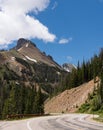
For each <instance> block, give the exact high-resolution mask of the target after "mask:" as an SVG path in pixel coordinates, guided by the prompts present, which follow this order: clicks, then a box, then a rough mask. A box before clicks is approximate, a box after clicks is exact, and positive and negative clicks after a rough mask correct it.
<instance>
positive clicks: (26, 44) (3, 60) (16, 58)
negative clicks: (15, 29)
mask: <svg viewBox="0 0 103 130" xmlns="http://www.w3.org/2000/svg"><path fill="white" fill-rule="evenodd" d="M0 66H1V68H3V67H4V66H6V67H5V68H6V69H7V70H9V72H10V71H13V72H14V73H15V75H17V77H18V78H17V79H16V80H15V82H17V83H19V84H21V82H23V83H24V84H25V85H26V86H35V85H36V86H40V85H41V86H42V87H43V89H44V91H47V92H52V89H54V87H55V84H59V82H60V77H61V75H62V74H64V75H65V74H66V72H65V71H63V68H62V67H61V66H60V65H59V64H58V63H56V62H55V61H54V60H53V58H52V57H51V56H50V55H48V56H47V55H46V53H44V52H41V51H40V50H39V49H38V48H37V47H36V45H35V44H34V43H33V42H32V41H29V40H27V39H24V38H20V39H19V40H18V41H17V45H16V46H15V47H14V48H12V49H10V50H9V51H0ZM6 69H4V70H6ZM9 72H8V71H7V72H5V73H4V74H2V73H1V74H0V75H1V79H5V78H4V77H7V78H8V79H9ZM6 73H8V74H6ZM5 74H6V76H5ZM6 80H7V79H6ZM11 80H12V78H11ZM47 86H49V87H48V88H46V87H47ZM47 92H46V93H47Z"/></svg>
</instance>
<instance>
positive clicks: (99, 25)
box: [2, 0, 103, 65]
mask: <svg viewBox="0 0 103 130" xmlns="http://www.w3.org/2000/svg"><path fill="white" fill-rule="evenodd" d="M11 1H12V0H11ZM21 1H22V0H21ZM35 1H36V0H35ZM45 2H48V3H46V4H45V8H44V6H42V10H40V7H41V5H39V7H38V10H39V11H38V10H37V11H34V12H33V11H31V13H30V12H28V15H29V16H31V17H32V18H34V19H36V20H38V21H40V23H42V24H43V25H44V26H45V27H47V28H48V30H49V32H48V30H46V31H47V32H46V31H45V33H46V34H48V36H49V38H47V37H46V36H47V35H46V36H45V39H43V38H42V37H39V36H33V34H32V35H31V36H30V37H28V36H26V35H23V36H24V38H29V39H32V41H34V42H35V43H36V45H37V47H38V48H39V49H40V50H41V51H45V52H46V54H50V55H51V56H52V57H53V58H54V60H55V61H57V62H58V63H59V64H63V63H65V62H67V63H73V64H75V65H76V64H77V62H78V60H79V61H80V62H81V61H82V60H83V59H85V60H88V59H90V58H91V57H92V56H93V55H94V54H95V53H98V52H99V50H100V48H101V47H103V0H51V1H49V0H47V1H46V0H45ZM34 28H35V27H34ZM44 30H45V29H44ZM25 31H26V28H25ZM34 33H35V32H34ZM19 36H20V35H18V37H19ZM16 39H17V38H15V39H10V40H11V41H13V40H16ZM40 39H41V40H40ZM11 41H10V42H9V43H12V42H11ZM45 41H46V42H45ZM2 45H5V44H2ZM10 46H12V44H9V47H10Z"/></svg>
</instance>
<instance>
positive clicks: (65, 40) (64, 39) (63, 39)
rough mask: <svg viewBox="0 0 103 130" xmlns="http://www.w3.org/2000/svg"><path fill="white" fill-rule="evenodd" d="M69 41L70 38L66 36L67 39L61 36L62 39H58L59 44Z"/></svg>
mask: <svg viewBox="0 0 103 130" xmlns="http://www.w3.org/2000/svg"><path fill="white" fill-rule="evenodd" d="M70 41H72V38H68V39H66V38H62V39H60V41H59V44H67V43H69V42H70Z"/></svg>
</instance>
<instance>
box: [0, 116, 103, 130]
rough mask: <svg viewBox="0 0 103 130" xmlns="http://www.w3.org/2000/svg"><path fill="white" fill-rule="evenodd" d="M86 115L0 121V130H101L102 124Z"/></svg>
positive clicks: (102, 128) (102, 129)
mask: <svg viewBox="0 0 103 130" xmlns="http://www.w3.org/2000/svg"><path fill="white" fill-rule="evenodd" d="M89 117H92V115H87V114H66V115H59V116H48V117H38V118H32V119H28V120H21V121H1V122H0V130H103V123H98V122H95V121H92V120H91V119H90V118H89Z"/></svg>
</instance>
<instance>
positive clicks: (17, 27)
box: [0, 0, 56, 47]
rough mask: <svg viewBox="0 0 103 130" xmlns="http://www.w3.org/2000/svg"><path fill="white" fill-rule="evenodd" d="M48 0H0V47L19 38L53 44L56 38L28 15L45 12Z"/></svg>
mask: <svg viewBox="0 0 103 130" xmlns="http://www.w3.org/2000/svg"><path fill="white" fill-rule="evenodd" d="M49 2H50V0H0V47H3V45H4V47H7V45H8V44H10V43H11V42H12V41H14V40H17V39H18V38H20V37H24V38H28V39H30V38H38V39H42V40H43V41H45V42H53V41H54V40H55V38H56V36H55V35H54V34H52V33H50V32H49V29H48V28H47V27H46V26H45V25H43V24H42V23H41V22H40V21H39V20H38V19H36V18H34V17H32V16H30V15H29V13H30V12H32V13H35V14H37V13H38V12H40V11H43V10H45V9H46V8H47V7H48V5H49Z"/></svg>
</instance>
